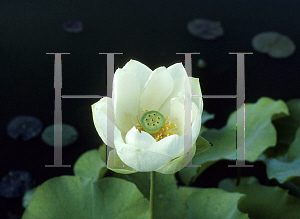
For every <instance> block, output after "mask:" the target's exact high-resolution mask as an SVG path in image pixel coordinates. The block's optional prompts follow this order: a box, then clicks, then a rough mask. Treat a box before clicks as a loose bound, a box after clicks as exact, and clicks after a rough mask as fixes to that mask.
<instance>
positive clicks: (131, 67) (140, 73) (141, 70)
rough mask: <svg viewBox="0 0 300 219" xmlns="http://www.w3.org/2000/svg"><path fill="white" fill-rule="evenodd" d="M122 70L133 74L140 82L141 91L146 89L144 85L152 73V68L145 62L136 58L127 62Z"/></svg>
mask: <svg viewBox="0 0 300 219" xmlns="http://www.w3.org/2000/svg"><path fill="white" fill-rule="evenodd" d="M122 70H124V71H126V72H128V73H130V74H132V75H133V76H134V77H135V78H136V79H137V80H138V81H139V82H140V91H142V90H143V89H144V86H145V84H146V82H147V80H148V79H149V77H150V75H151V74H152V70H151V69H150V68H148V67H147V66H146V65H144V64H143V63H140V62H139V61H136V60H132V59H131V60H130V61H129V62H127V63H126V64H125V66H124V67H123V68H122Z"/></svg>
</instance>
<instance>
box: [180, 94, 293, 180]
mask: <svg viewBox="0 0 300 219" xmlns="http://www.w3.org/2000/svg"><path fill="white" fill-rule="evenodd" d="M241 110H242V111H243V110H244V107H240V108H239V109H238V111H241ZM288 114H289V113H288V108H287V106H286V104H285V103H284V102H283V101H282V100H278V101H275V100H272V99H270V98H267V97H262V98H260V99H259V100H258V101H257V102H256V103H255V104H250V103H249V104H246V105H245V126H246V127H245V136H246V137H245V150H246V152H245V158H246V160H247V161H250V162H254V161H256V160H257V159H258V156H259V155H260V154H261V153H262V152H263V151H264V150H266V149H267V148H268V147H272V146H275V144H276V130H275V127H274V125H273V124H272V120H274V119H279V118H281V117H284V116H287V115H288ZM202 137H204V138H205V139H207V140H208V141H209V142H212V144H213V147H211V148H210V149H209V150H207V151H205V152H203V153H200V154H198V155H196V156H195V157H194V158H193V161H192V164H193V165H203V164H205V163H207V162H210V165H212V164H213V163H215V162H216V161H218V160H222V159H227V160H236V112H233V113H231V115H230V116H229V118H228V120H227V124H226V126H224V127H223V128H221V129H218V130H217V129H210V130H208V131H206V132H204V133H203V135H202ZM239 150H244V147H241V148H239ZM243 153H244V152H243ZM203 166H204V167H205V168H208V165H203ZM200 168H202V166H201V167H200ZM181 172H183V174H182V173H181ZM201 172H203V171H197V170H195V169H194V168H191V167H187V168H185V169H183V170H181V171H180V172H179V175H180V177H181V176H182V175H184V179H183V181H184V182H190V183H191V179H192V178H193V179H196V178H197V177H198V176H199V175H195V174H200V173H201ZM195 176H196V177H195Z"/></svg>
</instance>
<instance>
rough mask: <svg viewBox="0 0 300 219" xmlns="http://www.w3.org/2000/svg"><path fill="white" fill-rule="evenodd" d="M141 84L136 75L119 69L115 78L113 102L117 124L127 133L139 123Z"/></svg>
mask: <svg viewBox="0 0 300 219" xmlns="http://www.w3.org/2000/svg"><path fill="white" fill-rule="evenodd" d="M139 97H140V83H139V81H138V79H137V78H136V77H135V75H134V74H131V73H130V72H127V71H124V70H122V69H118V70H117V71H116V74H115V77H114V84H113V101H114V113H115V119H116V123H117V124H118V127H120V129H121V130H122V131H123V132H125V133H127V132H128V131H129V130H130V129H131V128H132V127H133V126H134V125H136V123H137V119H136V116H137V115H138V110H139Z"/></svg>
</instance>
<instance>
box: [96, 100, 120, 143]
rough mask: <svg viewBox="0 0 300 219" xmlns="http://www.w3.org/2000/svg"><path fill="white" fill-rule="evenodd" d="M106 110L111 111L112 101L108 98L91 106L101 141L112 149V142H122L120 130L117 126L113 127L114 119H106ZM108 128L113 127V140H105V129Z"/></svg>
mask: <svg viewBox="0 0 300 219" xmlns="http://www.w3.org/2000/svg"><path fill="white" fill-rule="evenodd" d="M106 110H110V111H112V99H111V98H108V97H104V98H102V99H101V100H100V101H98V102H96V103H94V104H93V105H92V114H93V121H94V125H95V127H96V130H97V132H98V134H99V136H100V137H101V139H102V141H103V142H104V143H105V144H106V145H108V146H110V147H112V148H114V144H113V142H114V140H118V141H123V139H122V137H121V132H120V130H119V129H118V128H117V126H114V124H113V121H114V118H107V113H106V112H107V111H106ZM109 127H115V128H114V136H115V137H114V139H108V138H107V129H108V128H109Z"/></svg>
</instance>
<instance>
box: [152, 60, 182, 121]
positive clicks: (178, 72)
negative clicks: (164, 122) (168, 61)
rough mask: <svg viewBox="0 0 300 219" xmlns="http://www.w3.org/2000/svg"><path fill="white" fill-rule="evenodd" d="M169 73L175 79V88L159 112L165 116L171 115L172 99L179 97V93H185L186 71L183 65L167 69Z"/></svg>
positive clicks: (178, 64) (175, 65)
mask: <svg viewBox="0 0 300 219" xmlns="http://www.w3.org/2000/svg"><path fill="white" fill-rule="evenodd" d="M167 71H168V72H169V74H170V75H171V77H172V78H173V82H174V88H173V90H172V93H171V94H170V95H169V97H168V98H167V99H166V100H165V102H164V103H163V105H162V106H161V108H160V109H159V110H158V111H159V112H160V113H162V114H163V115H169V114H170V103H171V99H173V98H176V97H178V94H179V93H183V92H184V80H185V74H186V71H185V69H184V67H183V65H182V64H181V63H176V64H174V65H171V66H170V67H168V68H167Z"/></svg>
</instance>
